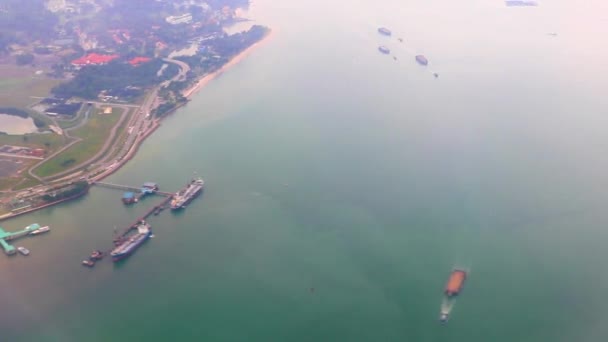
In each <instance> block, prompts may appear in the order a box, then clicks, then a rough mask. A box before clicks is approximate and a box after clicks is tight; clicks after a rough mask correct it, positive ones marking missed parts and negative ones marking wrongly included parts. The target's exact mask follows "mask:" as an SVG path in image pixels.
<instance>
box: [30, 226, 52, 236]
mask: <svg viewBox="0 0 608 342" xmlns="http://www.w3.org/2000/svg"><path fill="white" fill-rule="evenodd" d="M50 230H51V227H49V226H44V227H40V228H38V229H36V230H33V231H32V232H31V233H30V235H38V234H42V233H46V232H48V231H50Z"/></svg>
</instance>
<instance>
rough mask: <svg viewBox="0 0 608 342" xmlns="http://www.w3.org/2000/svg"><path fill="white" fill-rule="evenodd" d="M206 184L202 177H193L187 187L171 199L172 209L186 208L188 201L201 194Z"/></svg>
mask: <svg viewBox="0 0 608 342" xmlns="http://www.w3.org/2000/svg"><path fill="white" fill-rule="evenodd" d="M204 186H205V182H204V181H203V179H202V178H195V179H193V180H192V181H191V182H190V183H188V185H186V187H185V188H183V189H182V190H180V191H179V192H178V193H176V194H175V195H174V196H173V199H172V200H171V210H179V209H182V208H185V207H186V205H188V203H190V202H191V201H192V200H193V199H194V198H196V197H197V196H198V195H200V193H201V192H202V191H203V187H204Z"/></svg>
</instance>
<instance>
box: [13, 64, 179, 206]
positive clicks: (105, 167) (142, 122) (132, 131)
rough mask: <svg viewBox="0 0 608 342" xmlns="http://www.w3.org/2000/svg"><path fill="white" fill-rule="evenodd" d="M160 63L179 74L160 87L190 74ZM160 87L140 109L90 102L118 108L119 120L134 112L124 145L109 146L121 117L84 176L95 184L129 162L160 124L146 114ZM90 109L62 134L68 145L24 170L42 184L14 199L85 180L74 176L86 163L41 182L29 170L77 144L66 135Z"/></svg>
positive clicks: (121, 104) (76, 140)
mask: <svg viewBox="0 0 608 342" xmlns="http://www.w3.org/2000/svg"><path fill="white" fill-rule="evenodd" d="M163 61H165V62H167V63H173V64H176V65H177V66H179V68H180V71H179V73H178V74H177V75H175V76H174V77H173V78H172V79H171V80H169V81H168V82H167V81H165V82H163V85H164V86H166V85H168V84H169V82H176V81H182V80H184V79H185V78H186V75H187V74H188V72H189V71H190V67H189V66H188V64H186V63H184V62H182V61H178V60H173V59H163ZM163 85H158V86H156V87H154V88H153V89H152V90H151V91H150V92H149V93H148V94H147V96H146V98H145V99H144V101H143V103H142V104H141V105H134V104H123V103H107V102H98V101H92V102H91V103H92V104H94V105H95V107H97V106H101V105H103V106H111V107H118V108H122V110H123V114H122V115H123V117H124V116H125V115H126V113H128V110H129V109H133V108H136V110H135V111H134V113H133V115H131V118H130V120H129V122H128V125H127V127H129V130H128V131H127V134H128V135H127V139H126V141H125V142H124V143H123V144H122V145H120V146H116V145H114V146H112V144H111V143H112V141H113V140H114V137H115V135H116V134H117V133H118V132H116V131H117V129H118V127H120V126H121V123H122V121H123V120H124V118H123V117H121V119H120V120H119V122H118V123H117V124H116V126H114V128H113V129H112V131H111V134H110V136H109V137H108V138H107V139H106V142H105V144H104V147H103V148H102V149H101V151H100V152H99V153H97V154H96V155H95V156H94V157H92V158H90V159H89V160H88V161H87V162H86V163H88V162H92V161H94V160H96V159H98V158H100V157H101V156H102V155H104V154H105V155H106V157H103V159H102V160H100V161H98V162H97V163H94V164H91V165H89V167H88V169H89V171H88V172H87V173H86V175H93V174H97V175H96V176H95V177H94V178H95V179H97V180H99V179H101V178H103V177H105V176H106V175H108V174H110V173H111V172H113V171H115V170H116V169H117V168H119V167H120V166H122V164H124V163H125V162H126V161H127V160H128V159H129V158H131V157H132V156H133V155H134V153H135V151H136V147H137V146H138V145H139V144H141V142H143V140H144V139H145V138H146V137H147V136H148V135H149V134H150V133H151V131H152V130H154V129H155V128H156V127H158V125H159V124H160V121H159V120H158V119H155V118H153V117H152V116H151V115H150V112H151V111H152V109H153V108H155V107H157V106H158V92H159V90H160V89H161V88H162V87H163ZM90 107H91V108H90V109H89V110H88V111H87V113H86V114H85V118H84V120H83V122H80V123H79V124H78V125H76V126H74V127H71V128H69V129H66V130H64V132H65V135H66V137H67V138H68V139H73V141H71V142H70V143H68V144H67V145H66V146H64V147H62V148H61V149H59V150H57V151H55V152H54V153H53V154H51V155H50V156H49V157H47V158H46V159H45V160H43V161H42V162H40V163H38V164H37V165H36V166H34V167H32V168H30V169H29V170H28V173H29V175H30V176H32V177H33V178H35V179H37V180H38V181H40V182H41V183H42V184H41V185H38V186H35V187H32V188H29V189H25V190H20V191H19V192H16V193H14V194H15V195H16V197H24V196H32V195H35V194H41V193H43V192H45V191H46V190H47V189H49V188H50V187H57V186H59V185H61V184H64V183H69V182H72V181H75V180H77V179H81V178H83V177H88V176H86V175H85V174H83V173H82V172H75V171H77V170H79V169H82V168H83V167H84V165H85V164H86V163H81V164H80V165H77V166H75V167H73V168H70V169H69V170H65V171H63V172H61V173H60V174H55V175H53V176H50V177H45V178H41V177H39V176H37V175H36V174H34V173H33V170H35V169H36V168H37V167H38V166H40V165H41V164H42V163H44V162H45V161H47V160H49V159H51V158H53V157H55V156H57V155H58V154H60V153H61V152H63V151H65V150H67V149H68V148H70V147H71V146H73V145H74V144H76V143H78V142H80V141H81V139H80V138H78V137H71V136H69V131H71V130H74V129H77V128H79V127H82V126H83V125H85V124H86V120H87V119H88V117H89V115H90V111H91V109H92V108H93V106H90ZM117 142H118V143H119V141H117ZM109 149H112V151H108V150H109ZM117 149H118V153H115V152H116V150H117ZM61 176H63V177H62V178H59V179H57V178H58V177H61ZM50 183H52V185H50Z"/></svg>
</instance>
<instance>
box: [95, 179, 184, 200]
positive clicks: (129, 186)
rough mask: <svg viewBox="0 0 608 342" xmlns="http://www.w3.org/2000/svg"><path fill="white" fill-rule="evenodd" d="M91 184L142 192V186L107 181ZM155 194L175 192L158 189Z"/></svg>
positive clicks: (170, 194)
mask: <svg viewBox="0 0 608 342" xmlns="http://www.w3.org/2000/svg"><path fill="white" fill-rule="evenodd" d="M91 185H97V186H100V187H102V188H108V189H115V190H123V191H130V192H135V193H142V188H141V187H137V186H131V185H121V184H114V183H107V182H91ZM153 194H157V195H160V196H167V197H170V196H173V193H171V192H164V191H158V190H156V191H154V192H153Z"/></svg>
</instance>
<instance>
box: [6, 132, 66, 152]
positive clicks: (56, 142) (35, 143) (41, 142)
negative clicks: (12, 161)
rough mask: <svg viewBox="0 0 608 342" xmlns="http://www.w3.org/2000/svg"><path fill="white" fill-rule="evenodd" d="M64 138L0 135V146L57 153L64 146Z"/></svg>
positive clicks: (33, 135) (40, 135)
mask: <svg viewBox="0 0 608 342" xmlns="http://www.w3.org/2000/svg"><path fill="white" fill-rule="evenodd" d="M65 143H66V138H65V137H63V136H60V135H57V134H51V133H48V134H46V133H45V134H26V135H7V134H0V146H4V145H14V146H25V147H31V148H43V149H45V150H47V154H51V153H52V152H54V151H57V150H58V149H59V148H60V147H62V146H64V145H65Z"/></svg>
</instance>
